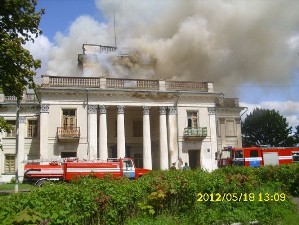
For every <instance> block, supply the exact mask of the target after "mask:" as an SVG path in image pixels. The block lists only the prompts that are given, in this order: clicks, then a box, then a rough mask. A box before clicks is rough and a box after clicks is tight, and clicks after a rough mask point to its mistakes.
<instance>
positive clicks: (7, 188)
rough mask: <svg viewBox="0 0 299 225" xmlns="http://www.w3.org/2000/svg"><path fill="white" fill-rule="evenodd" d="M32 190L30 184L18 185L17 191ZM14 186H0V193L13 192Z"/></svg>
mask: <svg viewBox="0 0 299 225" xmlns="http://www.w3.org/2000/svg"><path fill="white" fill-rule="evenodd" d="M32 188H34V186H33V185H31V184H19V190H26V189H27V190H28V189H32ZM14 190H15V184H0V191H14Z"/></svg>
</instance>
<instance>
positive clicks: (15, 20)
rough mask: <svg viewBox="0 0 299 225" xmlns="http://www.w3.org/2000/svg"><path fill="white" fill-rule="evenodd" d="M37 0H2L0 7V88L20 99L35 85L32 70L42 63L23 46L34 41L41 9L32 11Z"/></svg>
mask: <svg viewBox="0 0 299 225" xmlns="http://www.w3.org/2000/svg"><path fill="white" fill-rule="evenodd" d="M36 4H37V1H36V0H2V1H1V7H0V18H1V19H0V74H1V79H0V87H1V89H2V91H3V92H4V94H5V95H13V96H16V97H18V98H22V94H23V91H24V88H25V87H27V86H28V85H29V87H30V88H32V87H34V81H33V76H34V75H35V71H34V69H37V68H39V67H40V66H41V62H40V60H34V58H33V57H32V55H31V54H30V52H29V51H28V50H26V49H25V48H24V47H23V45H24V44H26V42H28V41H32V42H33V41H34V37H37V36H38V35H39V34H40V33H41V31H40V30H39V29H38V26H39V22H40V19H41V16H42V15H43V14H44V11H43V10H41V11H39V12H36V11H35V7H36Z"/></svg>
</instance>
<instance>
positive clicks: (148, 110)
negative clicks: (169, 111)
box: [143, 106, 151, 115]
mask: <svg viewBox="0 0 299 225" xmlns="http://www.w3.org/2000/svg"><path fill="white" fill-rule="evenodd" d="M150 108H151V107H149V106H143V115H149V114H150Z"/></svg>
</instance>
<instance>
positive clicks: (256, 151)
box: [250, 150, 259, 157]
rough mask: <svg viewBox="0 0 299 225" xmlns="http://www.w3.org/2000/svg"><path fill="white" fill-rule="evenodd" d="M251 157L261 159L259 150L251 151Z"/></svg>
mask: <svg viewBox="0 0 299 225" xmlns="http://www.w3.org/2000/svg"><path fill="white" fill-rule="evenodd" d="M250 157H259V153H258V150H251V151H250Z"/></svg>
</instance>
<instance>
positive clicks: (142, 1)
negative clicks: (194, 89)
mask: <svg viewBox="0 0 299 225" xmlns="http://www.w3.org/2000/svg"><path fill="white" fill-rule="evenodd" d="M37 8H38V9H39V8H44V9H45V15H43V17H42V19H41V23H40V28H41V30H42V31H43V34H42V35H41V36H40V37H39V38H37V40H36V41H35V42H34V43H33V44H32V43H29V44H27V45H26V48H28V49H29V50H30V51H31V52H32V54H33V55H34V57H35V58H39V59H41V60H42V68H41V69H39V70H38V71H37V73H38V76H37V79H36V80H37V82H39V81H40V75H41V74H49V75H58V76H59V75H60V76H74V75H78V71H77V70H76V65H77V55H78V54H80V53H82V44H84V43H88V44H100V45H111V46H113V45H114V44H115V43H114V41H115V35H114V33H115V34H116V37H117V38H116V40H117V46H118V47H120V48H128V49H130V51H131V54H132V59H131V60H128V61H118V59H116V58H115V57H114V56H109V57H106V58H99V62H100V63H102V64H103V65H105V66H106V69H107V70H109V74H111V76H116V77H117V76H121V77H125V78H157V77H158V78H164V79H175V80H192V81H203V82H205V81H210V82H213V83H214V88H215V90H216V91H221V92H223V93H224V94H225V97H237V98H239V99H240V104H241V106H244V107H247V108H248V110H247V111H246V113H245V114H244V115H246V114H248V113H250V112H251V111H252V110H253V109H254V108H255V107H260V108H267V109H275V110H277V111H279V113H280V114H281V115H283V116H284V117H286V118H287V121H288V122H289V124H290V126H293V127H295V126H297V125H299V94H298V93H299V91H298V90H299V14H298V12H297V11H298V8H299V1H296V0H288V1H286V0H276V1H272V0H251V1H246V0H213V1H208V0H189V1H185V0H163V1H159V0H126V1H122V0H38V7H37ZM114 18H115V27H116V28H115V30H114V28H113V27H114ZM112 62H113V66H112ZM132 71H133V72H132Z"/></svg>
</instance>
